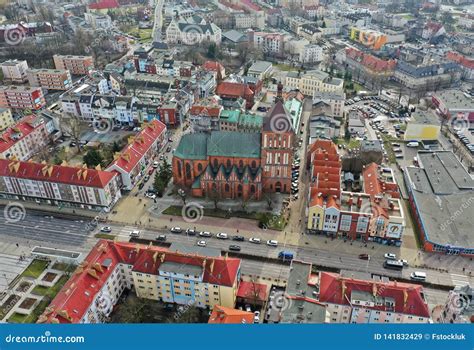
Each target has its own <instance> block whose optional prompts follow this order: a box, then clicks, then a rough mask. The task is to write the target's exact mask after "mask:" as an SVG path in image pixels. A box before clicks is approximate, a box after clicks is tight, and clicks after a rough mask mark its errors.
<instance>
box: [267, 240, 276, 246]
mask: <svg viewBox="0 0 474 350" xmlns="http://www.w3.org/2000/svg"><path fill="white" fill-rule="evenodd" d="M267 245H268V246H270V247H278V241H275V240H274V239H270V240H268V241H267Z"/></svg>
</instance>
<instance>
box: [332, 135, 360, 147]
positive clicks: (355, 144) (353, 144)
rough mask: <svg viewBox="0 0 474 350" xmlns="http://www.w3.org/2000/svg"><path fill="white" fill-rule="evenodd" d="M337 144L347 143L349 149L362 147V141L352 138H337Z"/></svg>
mask: <svg viewBox="0 0 474 350" xmlns="http://www.w3.org/2000/svg"><path fill="white" fill-rule="evenodd" d="M336 144H337V145H346V147H347V148H348V149H353V148H359V147H360V141H359V140H356V139H353V138H350V139H349V140H346V139H337V140H336Z"/></svg>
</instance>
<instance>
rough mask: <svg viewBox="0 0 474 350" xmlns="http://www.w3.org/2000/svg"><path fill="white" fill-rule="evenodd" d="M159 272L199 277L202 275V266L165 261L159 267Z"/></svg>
mask: <svg viewBox="0 0 474 350" xmlns="http://www.w3.org/2000/svg"><path fill="white" fill-rule="evenodd" d="M159 270H160V271H163V272H171V273H180V274H184V275H192V276H200V275H202V272H203V270H202V266H196V265H189V264H181V263H176V262H172V261H165V262H164V263H162V264H161V265H160V267H159Z"/></svg>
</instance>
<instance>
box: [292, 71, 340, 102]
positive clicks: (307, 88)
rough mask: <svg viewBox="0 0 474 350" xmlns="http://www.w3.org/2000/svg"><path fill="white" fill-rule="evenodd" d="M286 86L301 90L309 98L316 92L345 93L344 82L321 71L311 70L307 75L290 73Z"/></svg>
mask: <svg viewBox="0 0 474 350" xmlns="http://www.w3.org/2000/svg"><path fill="white" fill-rule="evenodd" d="M285 85H286V87H287V88H289V89H299V90H300V91H301V93H303V94H304V95H307V96H313V95H314V94H315V93H316V92H343V91H344V80H342V79H338V78H332V77H330V76H329V74H328V73H325V72H322V71H320V70H311V71H308V72H306V73H303V74H302V73H301V72H289V73H288V74H287V76H286V81H285Z"/></svg>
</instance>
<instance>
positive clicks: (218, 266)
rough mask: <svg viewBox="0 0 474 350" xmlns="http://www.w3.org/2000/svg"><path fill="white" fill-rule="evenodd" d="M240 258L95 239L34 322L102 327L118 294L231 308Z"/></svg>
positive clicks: (177, 302)
mask: <svg viewBox="0 0 474 350" xmlns="http://www.w3.org/2000/svg"><path fill="white" fill-rule="evenodd" d="M240 266H241V262H240V259H236V258H229V257H220V256H213V257H210V256H204V255H202V254H195V253H188V252H184V251H183V252H182V251H179V250H171V249H167V248H163V247H157V246H151V245H142V244H135V243H128V242H113V241H108V240H100V241H98V242H97V244H96V245H95V246H94V247H93V248H92V250H91V251H90V253H89V254H88V255H87V257H86V258H85V259H84V261H83V262H82V263H81V264H80V265H79V267H78V268H77V269H76V271H75V272H74V274H73V275H72V277H71V278H70V279H69V281H68V282H66V284H65V285H64V287H63V288H62V289H61V291H60V292H59V293H58V294H57V295H56V297H55V298H54V299H53V301H52V302H51V303H50V305H49V306H48V307H47V308H46V309H45V311H44V312H43V314H42V315H41V316H40V317H39V319H38V323H103V322H105V321H106V320H107V319H108V317H109V316H110V315H111V313H112V311H113V307H114V305H115V304H117V302H118V300H119V298H120V297H121V295H122V294H123V292H124V291H125V290H126V289H128V290H132V291H133V292H135V293H136V295H137V297H139V298H145V299H150V300H156V301H162V302H165V303H176V304H179V305H195V306H196V307H199V308H210V309H212V308H213V307H214V306H215V305H220V306H223V307H227V308H233V307H234V306H235V301H236V294H237V290H238V288H239V284H240V274H241V272H240V269H241V267H240Z"/></svg>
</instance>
